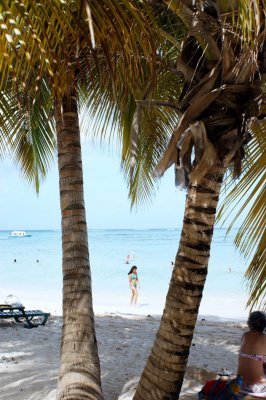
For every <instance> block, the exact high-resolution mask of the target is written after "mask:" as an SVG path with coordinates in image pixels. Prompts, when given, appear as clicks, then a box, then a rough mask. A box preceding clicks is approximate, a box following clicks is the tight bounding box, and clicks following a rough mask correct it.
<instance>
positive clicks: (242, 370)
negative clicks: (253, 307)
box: [237, 311, 266, 393]
mask: <svg viewBox="0 0 266 400" xmlns="http://www.w3.org/2000/svg"><path fill="white" fill-rule="evenodd" d="M247 323H248V327H249V331H248V332H245V333H244V334H243V336H242V339H241V346H240V351H239V359H238V370H237V374H238V375H241V376H242V377H243V380H244V384H243V388H242V390H241V391H242V392H244V393H266V313H265V312H263V311H253V312H252V313H251V314H250V316H249V318H248V321H247Z"/></svg>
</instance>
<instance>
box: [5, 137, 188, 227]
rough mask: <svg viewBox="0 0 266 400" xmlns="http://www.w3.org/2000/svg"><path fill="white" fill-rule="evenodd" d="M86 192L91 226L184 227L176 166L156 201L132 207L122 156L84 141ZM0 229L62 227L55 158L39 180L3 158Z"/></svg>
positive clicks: (182, 193) (169, 173)
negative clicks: (36, 182) (24, 175)
mask: <svg viewBox="0 0 266 400" xmlns="http://www.w3.org/2000/svg"><path fill="white" fill-rule="evenodd" d="M82 148H83V152H82V158H83V170H84V172H83V173H84V192H85V206H86V215H87V224H88V228H89V229H119V228H121V229H131V228H132V229H153V228H154V229H156V228H169V229H170V228H180V227H181V226H182V220H183V214H184V203H185V192H183V191H178V190H176V188H175V185H174V169H173V168H171V169H170V170H168V171H167V172H166V174H165V175H164V176H163V178H162V179H161V181H160V183H159V189H158V191H157V194H156V196H155V197H154V198H153V199H152V202H151V203H149V204H146V205H142V206H140V207H139V208H138V209H137V210H136V209H133V210H132V211H131V210H130V201H129V199H128V195H127V186H126V182H125V179H124V177H123V174H122V172H121V171H120V159H119V157H118V155H116V154H112V155H111V154H109V152H108V150H107V149H105V150H104V149H103V150H102V149H99V148H97V147H96V148H95V147H92V146H91V145H89V144H88V143H83V146H82ZM0 183H1V198H0V209H1V220H0V230H35V229H37V230H38V229H60V227H61V218H60V208H59V183H58V171H57V164H56V161H55V162H54V164H53V165H52V166H51V169H50V171H49V172H48V176H47V178H46V179H45V181H44V182H43V183H42V184H41V187H40V192H39V195H38V196H37V195H36V193H35V190H34V187H32V186H30V185H29V183H28V182H27V181H26V180H25V179H23V178H22V177H21V174H20V170H19V168H18V167H17V166H15V165H14V164H12V162H11V160H10V159H4V160H0Z"/></svg>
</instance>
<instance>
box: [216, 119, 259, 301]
mask: <svg viewBox="0 0 266 400" xmlns="http://www.w3.org/2000/svg"><path fill="white" fill-rule="evenodd" d="M252 128H253V135H254V138H253V140H252V142H250V144H249V151H248V153H247V159H246V160H245V165H244V168H243V175H242V177H241V179H240V180H239V181H238V182H234V181H233V180H232V178H230V177H229V182H227V188H226V190H227V191H229V193H226V198H225V200H224V202H223V204H222V205H221V208H220V210H219V214H218V219H219V220H221V221H223V223H225V222H226V221H230V224H229V228H228V231H230V230H231V229H232V227H233V226H234V225H235V224H236V222H237V221H238V219H239V217H240V216H241V214H242V213H243V211H244V210H246V209H248V213H247V216H246V217H245V219H244V221H243V223H242V224H241V226H240V228H239V230H238V233H237V235H236V237H235V244H236V246H237V247H238V248H239V250H240V252H241V253H242V254H243V255H244V256H245V257H246V258H247V259H248V260H250V264H249V267H248V269H247V271H246V274H245V277H246V279H247V287H248V289H249V292H250V297H249V300H248V305H251V306H252V307H254V306H255V305H258V304H259V303H261V304H262V302H263V301H264V299H265V296H266V292H265V276H266V253H265V243H266V231H265V220H266V207H265V201H266V196H265V181H266V172H265V165H266V152H265V146H266V139H265V130H266V122H265V121H264V122H262V121H259V122H256V123H255V124H254V125H253V127H252ZM236 204H238V205H239V204H241V207H240V208H239V211H238V212H237V213H236V214H235V216H234V218H233V219H232V218H231V217H230V215H232V210H233V209H234V207H235V205H236Z"/></svg>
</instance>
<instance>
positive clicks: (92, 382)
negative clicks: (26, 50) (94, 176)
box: [56, 90, 103, 400]
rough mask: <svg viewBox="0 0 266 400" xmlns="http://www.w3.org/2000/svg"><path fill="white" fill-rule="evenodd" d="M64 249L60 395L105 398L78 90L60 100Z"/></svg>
mask: <svg viewBox="0 0 266 400" xmlns="http://www.w3.org/2000/svg"><path fill="white" fill-rule="evenodd" d="M56 123H57V141H58V168H59V180H60V205H61V213H62V248H63V331H62V339H61V356H60V371H59V380H58V386H57V400H88V399H93V400H95V399H97V400H98V399H103V394H102V389H101V381H100V362H99V357H98V347H97V341H96V336H95V324H94V314H93V307H92V293H91V276H90V262H89V250H88V236H87V225H86V216H85V206H84V192H83V174H82V160H81V143H80V131H79V123H78V111H77V98H76V94H75V92H74V90H73V91H72V93H71V95H70V96H69V97H64V98H63V99H62V101H58V102H57V104H56Z"/></svg>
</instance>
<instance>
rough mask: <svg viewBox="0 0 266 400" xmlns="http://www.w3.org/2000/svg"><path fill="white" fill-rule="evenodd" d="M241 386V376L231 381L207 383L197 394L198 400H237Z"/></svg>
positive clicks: (219, 380)
mask: <svg viewBox="0 0 266 400" xmlns="http://www.w3.org/2000/svg"><path fill="white" fill-rule="evenodd" d="M242 385H243V378H242V377H241V376H238V377H236V378H235V379H231V380H223V379H216V380H211V381H207V382H206V383H205V385H204V386H203V388H202V389H201V391H200V392H199V400H238V398H239V392H240V390H241V387H242Z"/></svg>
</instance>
